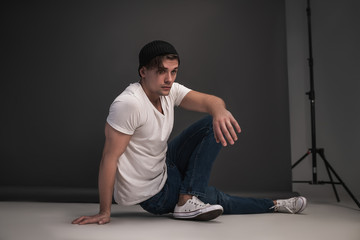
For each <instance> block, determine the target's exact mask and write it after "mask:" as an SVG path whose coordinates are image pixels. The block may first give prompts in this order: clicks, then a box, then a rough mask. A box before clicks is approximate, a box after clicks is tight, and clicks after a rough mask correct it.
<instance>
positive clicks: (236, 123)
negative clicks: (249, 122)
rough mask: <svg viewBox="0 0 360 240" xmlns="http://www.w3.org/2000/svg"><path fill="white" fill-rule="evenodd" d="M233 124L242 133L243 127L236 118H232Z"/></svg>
mask: <svg viewBox="0 0 360 240" xmlns="http://www.w3.org/2000/svg"><path fill="white" fill-rule="evenodd" d="M230 122H231V124H232V125H233V126H234V127H235V129H236V131H237V132H238V133H241V128H240V125H239V123H238V122H237V121H236V120H235V118H232V119H230Z"/></svg>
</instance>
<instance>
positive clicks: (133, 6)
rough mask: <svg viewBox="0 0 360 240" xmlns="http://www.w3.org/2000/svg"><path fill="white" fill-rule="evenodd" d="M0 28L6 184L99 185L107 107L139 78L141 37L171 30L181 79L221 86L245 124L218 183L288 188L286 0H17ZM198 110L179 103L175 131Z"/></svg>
mask: <svg viewBox="0 0 360 240" xmlns="http://www.w3.org/2000/svg"><path fill="white" fill-rule="evenodd" d="M1 29H2V38H1V42H2V44H1V65H2V70H3V71H2V81H1V96H0V97H1V101H0V102H1V103H0V104H1V118H0V119H1V120H0V121H1V123H0V128H1V136H0V141H1V142H0V148H1V150H0V159H1V165H2V166H1V170H0V182H1V186H2V187H3V189H11V188H13V187H23V188H22V190H24V189H29V188H30V189H31V187H45V188H47V189H55V188H67V189H72V188H89V189H94V188H96V187H97V172H98V165H99V161H100V158H101V153H102V147H103V143H104V134H103V129H104V123H105V119H106V116H107V113H108V108H109V106H110V104H111V102H112V101H113V99H114V98H115V97H116V96H117V95H118V94H120V93H121V91H122V90H123V89H124V88H125V87H126V86H127V85H128V84H129V83H131V82H135V81H138V74H137V66H138V62H137V55H138V52H139V50H140V48H141V47H142V46H143V45H144V44H146V43H147V42H149V41H151V40H154V39H163V40H166V41H169V42H171V43H172V44H173V45H175V46H176V48H177V50H178V52H179V54H180V57H181V65H180V72H179V74H178V78H177V81H178V82H180V83H182V84H184V85H186V86H188V87H190V88H192V89H194V90H198V91H202V92H206V93H210V94H215V95H217V96H219V97H222V98H223V99H224V100H225V101H226V103H227V107H228V109H229V110H230V111H231V112H232V113H233V115H234V116H235V117H236V118H237V120H238V121H239V123H240V126H241V127H242V130H243V132H242V134H241V135H240V137H239V141H238V142H237V143H236V145H235V146H232V147H226V148H224V150H223V151H222V152H221V154H220V156H219V158H218V160H217V162H216V163H215V165H214V171H213V175H212V178H211V184H213V185H215V186H217V187H219V188H221V189H223V190H225V191H236V192H290V191H291V170H290V165H291V160H290V133H289V109H288V105H289V103H288V85H287V71H286V37H285V4H284V1H283V0H273V1H267V0H255V1H254V0H242V1H215V0H214V1H200V0H199V1H145V0H143V1H113V2H112V1H101V2H100V1H83V2H82V1H74V2H63V1H54V2H46V1H44V2H39V1H37V2H36V3H34V2H33V3H12V4H7V5H6V6H4V7H2V9H1ZM201 116H202V114H198V113H191V112H186V111H184V110H181V109H178V110H176V116H175V118H176V120H175V127H174V132H173V134H177V133H179V132H180V131H181V129H183V128H184V127H186V126H187V125H188V124H190V123H191V122H193V121H195V120H197V119H199V118H200V117H201ZM2 192H3V193H4V191H2ZM3 197H4V194H3ZM70 198H71V197H70Z"/></svg>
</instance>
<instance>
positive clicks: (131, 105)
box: [106, 100, 140, 135]
mask: <svg viewBox="0 0 360 240" xmlns="http://www.w3.org/2000/svg"><path fill="white" fill-rule="evenodd" d="M106 121H107V123H108V124H109V125H110V126H111V127H113V128H114V129H116V130H117V131H119V132H122V133H125V134H128V135H133V134H134V132H135V130H136V128H138V126H139V122H140V110H139V107H138V104H137V103H136V102H135V101H122V100H115V101H114V102H113V103H112V104H111V106H110V110H109V115H108V117H107V119H106Z"/></svg>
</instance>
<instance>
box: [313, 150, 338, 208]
mask: <svg viewBox="0 0 360 240" xmlns="http://www.w3.org/2000/svg"><path fill="white" fill-rule="evenodd" d="M317 152H318V153H319V155H320V157H321V158H323V160H324V156H325V154H324V149H319V150H318V151H317ZM324 163H325V167H326V171H327V174H328V175H329V178H330V183H331V185H332V188H333V190H334V193H335V197H336V200H337V201H338V202H340V198H339V194H338V193H337V191H336V187H335V184H334V180H333V178H332V175H331V172H330V170H329V165H328V162H327V161H325V160H324Z"/></svg>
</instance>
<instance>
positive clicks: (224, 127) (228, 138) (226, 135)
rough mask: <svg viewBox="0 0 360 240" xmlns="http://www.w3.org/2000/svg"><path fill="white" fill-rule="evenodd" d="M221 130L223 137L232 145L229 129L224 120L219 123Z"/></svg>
mask: <svg viewBox="0 0 360 240" xmlns="http://www.w3.org/2000/svg"><path fill="white" fill-rule="evenodd" d="M221 132H222V133H223V134H224V135H225V138H226V139H227V141H228V142H229V143H230V144H231V145H233V144H234V140H233V138H232V137H231V135H230V133H229V130H228V126H227V125H226V122H223V123H222V124H221Z"/></svg>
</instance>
